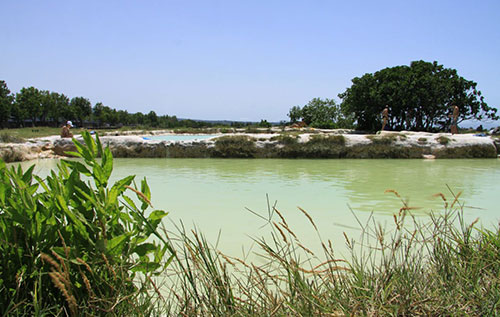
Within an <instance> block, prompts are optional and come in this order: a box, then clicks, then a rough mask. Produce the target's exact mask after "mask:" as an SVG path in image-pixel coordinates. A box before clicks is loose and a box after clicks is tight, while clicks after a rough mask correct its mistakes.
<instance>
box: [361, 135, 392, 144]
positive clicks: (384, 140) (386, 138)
mask: <svg viewBox="0 0 500 317" xmlns="http://www.w3.org/2000/svg"><path fill="white" fill-rule="evenodd" d="M366 138H368V139H369V140H370V141H372V143H373V144H377V145H391V144H393V143H394V142H396V140H397V135H395V134H386V135H383V136H375V135H368V136H367V137H366Z"/></svg>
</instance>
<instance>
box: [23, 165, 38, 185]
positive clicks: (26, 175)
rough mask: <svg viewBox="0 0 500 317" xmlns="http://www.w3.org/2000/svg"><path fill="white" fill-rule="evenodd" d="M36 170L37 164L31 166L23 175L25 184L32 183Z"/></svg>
mask: <svg viewBox="0 0 500 317" xmlns="http://www.w3.org/2000/svg"><path fill="white" fill-rule="evenodd" d="M34 168H35V164H33V165H31V166H30V167H29V168H28V169H27V170H26V171H25V172H24V174H23V181H24V182H25V183H28V184H29V183H31V180H32V179H33V177H32V175H33V169H34Z"/></svg>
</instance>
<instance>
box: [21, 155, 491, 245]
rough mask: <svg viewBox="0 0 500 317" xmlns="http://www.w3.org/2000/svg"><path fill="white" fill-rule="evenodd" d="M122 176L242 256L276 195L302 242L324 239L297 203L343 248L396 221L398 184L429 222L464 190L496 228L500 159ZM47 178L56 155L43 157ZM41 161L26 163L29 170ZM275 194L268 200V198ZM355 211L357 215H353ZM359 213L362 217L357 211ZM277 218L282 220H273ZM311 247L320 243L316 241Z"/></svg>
mask: <svg viewBox="0 0 500 317" xmlns="http://www.w3.org/2000/svg"><path fill="white" fill-rule="evenodd" d="M114 162H115V167H114V171H113V176H112V177H113V178H114V179H115V180H117V179H120V178H123V177H125V176H127V175H130V174H135V175H136V180H137V181H138V182H139V181H140V180H141V179H142V178H144V177H146V178H147V180H148V183H149V185H150V187H151V191H152V202H153V205H154V207H155V208H156V209H163V210H166V211H168V212H170V214H169V220H168V221H167V222H166V226H167V227H168V228H169V229H173V228H174V224H177V225H178V224H179V221H181V220H182V222H183V223H184V224H185V225H186V227H188V228H192V227H193V226H196V227H197V228H199V230H200V231H201V232H202V233H204V234H205V235H206V236H207V238H208V240H209V241H210V242H212V243H213V244H215V243H216V241H217V238H218V237H219V234H220V241H219V247H220V249H221V250H222V251H223V252H226V253H229V254H236V255H240V254H241V252H242V251H241V250H242V248H243V249H244V250H245V252H247V251H248V249H249V248H250V247H251V246H252V239H251V237H254V238H255V237H260V236H263V235H266V234H267V233H268V232H269V228H267V227H263V226H264V225H265V224H266V221H265V220H264V219H262V218H260V217H258V216H256V215H254V214H253V213H252V212H250V211H248V210H247V209H250V210H252V211H253V212H255V213H258V214H260V215H262V216H263V217H264V218H266V217H268V201H269V204H270V205H274V204H276V208H277V209H278V210H279V211H280V212H281V213H282V214H283V215H284V216H285V218H286V220H287V222H288V223H289V225H290V227H292V228H293V230H294V231H295V233H296V234H297V235H298V236H299V237H300V239H301V240H302V241H303V242H304V244H307V243H309V244H316V243H315V242H317V241H316V240H317V234H316V232H315V231H314V229H313V228H312V226H311V225H310V224H309V221H308V219H307V218H306V217H305V216H304V215H303V214H302V212H301V211H300V210H299V209H298V208H297V207H298V206H299V207H301V208H303V209H304V210H306V211H307V212H308V214H310V215H311V217H312V218H313V220H314V221H315V223H316V225H317V226H318V228H319V231H320V234H321V237H322V238H323V239H324V240H327V239H331V240H332V242H334V244H336V245H337V248H338V249H339V250H343V248H344V238H343V232H344V231H345V232H347V233H348V234H349V235H351V236H352V235H354V237H356V236H357V235H359V232H360V230H359V224H358V223H357V221H356V217H358V218H359V219H360V220H361V221H365V220H366V219H367V218H368V216H369V215H370V214H371V213H373V214H374V216H375V219H376V220H377V221H379V222H381V223H382V224H384V223H386V224H391V223H392V215H393V213H397V212H398V211H399V209H400V208H401V207H402V202H401V199H399V198H398V197H396V196H395V195H394V194H393V193H385V191H386V190H387V189H392V190H396V191H397V192H399V193H400V194H401V196H402V199H404V200H405V201H408V203H409V205H410V206H412V207H419V209H415V210H413V211H412V213H413V214H414V215H416V216H417V217H419V218H420V219H423V220H425V218H426V217H428V214H429V213H430V212H431V211H435V212H442V210H443V201H442V199H441V198H440V197H435V196H434V194H437V193H443V194H444V195H445V197H447V199H448V201H450V202H451V201H453V195H452V193H451V192H454V193H455V194H457V193H459V192H462V193H461V196H460V202H461V203H463V204H464V206H465V207H464V214H465V217H466V219H467V220H468V221H473V220H474V219H475V218H477V217H479V218H480V220H481V223H482V224H483V225H485V226H487V227H491V226H493V225H496V224H498V219H499V217H498V215H499V213H498V211H499V210H498V209H499V208H498V195H499V193H500V181H499V180H500V160H496V159H487V160H458V159H456V160H347V159H346V160H281V159H250V160H246V159H115V160H114ZM35 163H36V164H37V167H36V169H35V171H36V172H37V173H39V174H41V175H42V176H43V175H44V174H46V173H47V171H48V170H49V169H50V168H55V166H56V164H57V161H56V160H40V161H36V162H35ZM31 164H33V162H24V163H22V165H23V166H25V167H27V166H29V165H31ZM267 197H268V198H267ZM351 210H352V212H351ZM354 215H356V217H355V216H354ZM273 220H275V221H278V220H279V219H278V218H277V217H276V216H274V218H273ZM311 248H313V249H314V248H315V247H314V246H311Z"/></svg>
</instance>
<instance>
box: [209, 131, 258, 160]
mask: <svg viewBox="0 0 500 317" xmlns="http://www.w3.org/2000/svg"><path fill="white" fill-rule="evenodd" d="M256 154H257V148H256V146H255V141H254V140H253V138H251V137H248V136H246V135H228V136H222V137H219V138H217V139H215V149H214V151H213V156H214V157H224V158H252V157H255V155H256Z"/></svg>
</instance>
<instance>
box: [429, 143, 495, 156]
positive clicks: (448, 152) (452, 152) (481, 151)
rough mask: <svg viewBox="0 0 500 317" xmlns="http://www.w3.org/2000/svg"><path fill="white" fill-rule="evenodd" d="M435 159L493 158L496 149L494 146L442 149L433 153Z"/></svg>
mask: <svg viewBox="0 0 500 317" xmlns="http://www.w3.org/2000/svg"><path fill="white" fill-rule="evenodd" d="M433 154H434V155H435V156H436V158H445V159H446V158H450V159H451V158H495V157H497V149H496V147H495V146H494V145H469V146H457V147H444V148H442V149H439V150H437V151H435V152H434V153H433Z"/></svg>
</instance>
